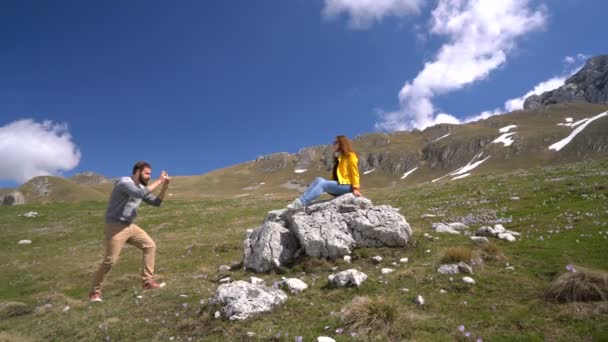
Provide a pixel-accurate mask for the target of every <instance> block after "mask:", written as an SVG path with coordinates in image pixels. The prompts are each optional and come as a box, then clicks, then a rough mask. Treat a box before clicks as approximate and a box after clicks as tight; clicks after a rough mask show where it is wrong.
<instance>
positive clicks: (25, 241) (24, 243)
mask: <svg viewBox="0 0 608 342" xmlns="http://www.w3.org/2000/svg"><path fill="white" fill-rule="evenodd" d="M30 243H32V240H19V242H17V244H19V245H29V244H30Z"/></svg>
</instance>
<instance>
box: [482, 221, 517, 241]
mask: <svg viewBox="0 0 608 342" xmlns="http://www.w3.org/2000/svg"><path fill="white" fill-rule="evenodd" d="M475 235H477V236H491V237H496V238H499V239H501V240H507V241H511V242H512V241H515V240H516V239H515V236H520V235H521V234H520V233H518V232H514V231H511V230H507V229H505V227H503V225H502V224H496V225H494V228H492V227H489V226H483V227H481V228H479V229H477V231H476V232H475Z"/></svg>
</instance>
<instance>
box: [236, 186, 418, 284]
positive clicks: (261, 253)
mask: <svg viewBox="0 0 608 342" xmlns="http://www.w3.org/2000/svg"><path fill="white" fill-rule="evenodd" d="M411 234H412V230H411V228H410V226H409V224H408V223H407V221H406V220H405V218H404V217H403V216H402V215H400V214H399V212H398V210H397V209H395V208H392V207H390V206H374V205H373V204H372V202H371V201H370V200H369V199H366V198H361V197H355V196H354V195H353V194H346V195H343V196H339V197H337V198H335V199H333V200H331V201H327V202H322V203H317V204H313V205H310V206H308V207H307V208H306V210H303V211H287V210H276V211H271V212H270V213H269V214H268V216H267V218H266V220H265V221H264V223H263V224H262V225H261V226H259V227H258V228H256V229H255V230H253V231H252V232H251V233H249V234H248V236H247V238H246V239H245V242H244V244H243V245H244V255H243V264H244V266H245V267H246V268H248V269H251V270H254V271H256V272H267V271H269V270H271V269H272V268H273V267H274V266H283V265H289V264H290V263H291V262H293V261H294V259H296V258H297V257H298V256H299V254H300V253H301V252H303V253H306V255H308V256H311V257H324V258H342V257H343V256H345V255H348V254H350V253H351V251H352V250H353V248H355V247H404V246H406V245H407V242H408V240H409V238H410V236H411ZM277 264H278V265H277Z"/></svg>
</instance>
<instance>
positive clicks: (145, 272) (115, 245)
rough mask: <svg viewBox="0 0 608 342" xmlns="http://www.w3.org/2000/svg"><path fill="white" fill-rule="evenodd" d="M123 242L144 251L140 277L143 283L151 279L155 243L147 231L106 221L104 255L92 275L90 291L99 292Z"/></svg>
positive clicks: (131, 225)
mask: <svg viewBox="0 0 608 342" xmlns="http://www.w3.org/2000/svg"><path fill="white" fill-rule="evenodd" d="M125 243H128V244H130V245H133V246H135V247H137V248H139V249H141V250H142V251H143V252H144V257H143V265H142V266H143V268H142V272H141V279H142V281H143V282H144V283H145V282H146V281H148V280H152V279H153V276H154V254H155V253H156V243H154V241H152V239H151V238H150V236H148V233H146V232H145V231H144V230H143V229H141V228H139V227H138V226H137V225H135V224H127V223H123V224H118V223H106V229H105V256H104V258H103V261H102V262H101V264H100V265H99V269H97V272H96V273H95V276H94V277H93V286H92V288H91V293H93V292H101V284H102V283H103V280H104V278H105V277H106V274H108V272H110V270H111V269H112V267H113V266H114V264H115V263H116V261H117V260H118V257H119V256H120V251H121V250H122V248H123V247H124V245H125Z"/></svg>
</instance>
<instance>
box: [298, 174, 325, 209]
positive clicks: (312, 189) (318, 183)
mask: <svg viewBox="0 0 608 342" xmlns="http://www.w3.org/2000/svg"><path fill="white" fill-rule="evenodd" d="M325 182H327V180H325V179H323V178H321V177H317V178H315V180H314V181H313V182H312V183H311V184H310V186H309V187H308V189H306V191H304V193H303V194H302V196H300V202H302V204H303V205H308V203H310V202H312V201H314V200H315V198H317V197H319V196H321V194H322V193H323V184H324V183H325Z"/></svg>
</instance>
